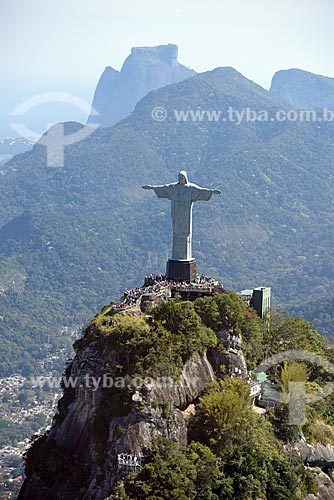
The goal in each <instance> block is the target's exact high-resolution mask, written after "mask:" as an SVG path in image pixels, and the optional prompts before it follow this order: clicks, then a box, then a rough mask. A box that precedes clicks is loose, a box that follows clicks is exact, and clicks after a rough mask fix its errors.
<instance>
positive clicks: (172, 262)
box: [166, 259, 196, 281]
mask: <svg viewBox="0 0 334 500" xmlns="http://www.w3.org/2000/svg"><path fill="white" fill-rule="evenodd" d="M166 274H167V277H168V279H169V280H176V281H193V280H194V279H195V278H196V260H195V259H190V260H178V259H169V260H168V261H167V271H166Z"/></svg>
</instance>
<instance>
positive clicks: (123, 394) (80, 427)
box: [19, 296, 247, 500]
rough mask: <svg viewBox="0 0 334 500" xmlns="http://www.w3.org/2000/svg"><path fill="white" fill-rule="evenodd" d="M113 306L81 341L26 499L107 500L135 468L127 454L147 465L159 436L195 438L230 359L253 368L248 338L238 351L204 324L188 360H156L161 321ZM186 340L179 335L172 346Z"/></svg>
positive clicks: (30, 470)
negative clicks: (153, 333) (202, 410)
mask: <svg viewBox="0 0 334 500" xmlns="http://www.w3.org/2000/svg"><path fill="white" fill-rule="evenodd" d="M157 304H161V296H159V297H157ZM143 306H144V308H146V305H145V304H144V303H143ZM185 309H187V306H185ZM111 311H112V306H109V307H106V308H104V309H103V310H102V312H101V313H100V314H98V315H96V316H95V318H94V319H93V320H92V321H91V322H90V324H89V325H88V327H87V328H86V329H85V333H84V336H83V338H82V339H80V340H79V341H77V342H76V344H75V349H76V356H75V358H74V359H73V361H71V362H70V364H68V366H67V369H66V373H65V377H64V381H65V383H64V385H63V388H64V394H63V397H62V399H61V400H60V402H59V405H58V413H57V414H56V416H55V418H54V422H53V425H52V427H51V429H50V430H49V431H48V432H47V433H46V434H45V435H44V436H42V437H40V438H38V439H37V440H36V441H35V442H34V444H33V445H32V447H31V448H30V450H29V451H28V453H27V460H26V480H25V482H24V484H23V487H22V489H21V492H20V495H19V500H45V498H49V500H67V499H68V500H88V499H94V500H104V499H105V498H106V497H107V496H108V495H109V494H110V492H111V490H112V487H113V486H114V484H115V483H116V482H117V481H118V480H120V479H121V478H122V477H124V473H125V472H126V471H127V472H129V467H130V466H127V467H124V465H122V460H123V459H124V457H125V456H126V457H131V459H132V460H135V461H136V463H137V464H138V467H140V465H141V464H142V463H143V462H145V460H146V459H147V458H148V457H149V456H150V453H151V449H152V443H153V441H154V439H156V438H157V437H159V436H162V437H165V438H168V439H171V440H172V441H173V442H174V443H175V444H176V446H177V447H179V448H182V447H184V446H185V445H186V444H187V421H188V417H189V415H190V414H191V413H192V409H193V406H194V405H193V404H194V402H195V401H197V400H198V398H199V397H200V395H201V394H202V393H203V391H204V389H205V387H206V385H207V384H208V383H210V382H212V381H213V380H214V379H215V370H219V369H220V368H221V365H222V364H224V365H225V366H226V368H228V369H229V370H231V371H232V372H233V370H234V369H235V368H237V369H238V370H239V372H240V373H244V375H246V374H247V369H246V364H245V360H244V356H243V352H242V350H241V342H238V346H237V347H238V348H237V349H235V348H231V347H230V346H224V345H223V344H221V345H220V347H219V348H218V347H217V346H215V344H216V340H215V338H214V337H215V336H212V335H211V338H209V337H208V335H209V336H210V332H209V331H208V330H207V329H205V327H204V330H203V331H202V332H201V331H200V330H198V329H197V330H196V332H195V331H194V332H193V333H194V334H195V335H196V336H198V337H199V338H195V336H194V337H193V342H194V344H193V348H192V349H191V350H188V352H186V351H184V349H183V353H182V354H181V358H182V359H179V356H178V355H176V357H175V356H174V354H175V353H174V354H173V355H171V357H170V358H169V359H168V355H167V354H166V353H162V356H161V358H159V355H158V353H155V351H154V353H153V355H154V357H153V358H152V353H151V350H152V349H154V348H155V346H154V345H153V344H156V340H155V339H152V338H151V339H150V333H149V332H150V323H151V322H152V321H153V323H154V319H152V317H151V316H148V315H145V314H143V313H141V312H140V309H139V308H137V307H133V308H130V310H129V311H128V312H124V313H120V314H116V315H113V314H112V313H111ZM188 313H189V311H188ZM198 327H199V324H198V325H197V327H196V328H198ZM200 328H202V327H200ZM125 331H127V333H124V332H125ZM130 331H131V332H132V333H129V332H130ZM211 333H212V332H211ZM190 335H191V334H190ZM201 335H202V336H203V338H202V340H200V337H201ZM142 336H145V337H146V336H147V338H142ZM134 337H136V338H134ZM180 346H181V344H180V345H178V344H177V341H175V343H174V341H173V345H169V347H168V350H169V352H170V351H171V349H172V348H174V350H175V352H177V351H178V349H179V347H180ZM157 350H159V346H158V348H157ZM207 353H208V356H207ZM208 358H209V359H210V360H211V362H210V361H209V360H208ZM68 381H71V382H70V384H69V383H68ZM111 384H112V385H111ZM66 385H73V386H74V387H65V386H66ZM122 457H123V458H122ZM134 457H135V458H134ZM132 465H133V464H132ZM133 470H134V469H133Z"/></svg>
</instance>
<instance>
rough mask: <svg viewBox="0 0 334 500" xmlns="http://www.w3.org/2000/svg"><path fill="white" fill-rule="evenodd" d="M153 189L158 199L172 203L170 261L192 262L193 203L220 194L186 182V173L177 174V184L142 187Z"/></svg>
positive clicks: (207, 199) (214, 190) (215, 190)
mask: <svg viewBox="0 0 334 500" xmlns="http://www.w3.org/2000/svg"><path fill="white" fill-rule="evenodd" d="M143 189H153V191H154V192H155V194H156V195H157V196H158V198H167V199H168V200H171V202H172V214H171V215H172V222H173V252H172V260H186V261H190V260H192V253H191V237H192V204H193V202H194V201H199V200H203V201H209V200H210V198H211V196H212V195H213V194H220V193H221V191H219V190H218V189H207V188H202V187H199V186H197V185H196V184H193V183H191V182H189V181H188V175H187V172H185V171H184V170H182V171H181V172H180V173H179V180H178V182H173V183H171V184H164V185H162V186H143Z"/></svg>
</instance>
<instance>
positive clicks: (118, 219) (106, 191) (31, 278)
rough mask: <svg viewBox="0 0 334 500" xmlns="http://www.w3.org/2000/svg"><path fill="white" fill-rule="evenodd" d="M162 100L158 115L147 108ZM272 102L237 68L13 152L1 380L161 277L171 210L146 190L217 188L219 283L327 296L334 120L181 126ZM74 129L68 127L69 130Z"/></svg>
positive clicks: (209, 239) (210, 221)
mask: <svg viewBox="0 0 334 500" xmlns="http://www.w3.org/2000/svg"><path fill="white" fill-rule="evenodd" d="M157 106H160V107H164V108H165V109H166V111H167V113H168V117H167V119H166V120H164V121H155V120H153V119H152V116H151V113H152V110H153V109H154V108H155V107H157ZM228 106H233V108H234V109H237V110H242V109H245V108H246V107H250V108H252V109H254V110H258V111H260V110H264V109H265V110H268V112H269V113H274V112H275V110H278V109H280V106H281V105H280V103H278V102H276V101H275V99H274V97H273V96H272V95H271V94H270V93H269V92H267V91H265V90H264V89H262V88H261V87H259V86H258V85H256V84H254V83H253V82H251V81H249V80H247V79H246V78H244V77H243V76H242V75H241V74H240V73H238V72H237V71H235V70H233V69H232V68H218V69H216V70H214V71H211V72H208V73H203V74H199V75H196V76H194V77H192V78H189V79H187V80H185V81H183V82H181V83H177V84H173V85H169V86H167V87H164V88H161V89H159V90H156V91H153V92H151V93H150V94H149V95H148V96H147V97H145V98H144V99H143V100H142V101H140V102H139V103H138V104H137V106H136V109H135V111H134V113H133V114H132V115H131V116H130V117H129V118H127V119H126V120H124V121H122V122H120V123H119V124H117V125H115V126H114V127H111V128H106V129H98V130H97V131H96V132H94V133H93V134H91V135H90V136H89V137H88V138H87V139H85V140H83V141H82V142H80V143H77V144H74V145H72V146H68V147H66V148H65V166H64V167H59V168H56V167H48V166H47V165H46V149H45V147H44V146H41V145H36V146H35V147H34V149H33V151H31V152H27V153H24V154H21V155H17V156H15V157H14V158H13V159H12V160H11V161H10V162H9V163H8V164H6V165H5V166H4V167H3V171H2V175H1V177H0V201H1V203H0V251H1V263H2V265H1V270H0V286H1V288H2V294H1V297H0V300H1V318H0V319H1V321H0V329H1V336H2V339H3V340H2V343H1V347H0V348H1V360H2V361H1V366H0V374H1V375H3V374H9V373H13V372H15V371H23V372H25V373H28V372H29V371H30V370H33V369H34V362H33V360H34V359H35V358H36V357H38V356H42V353H41V350H40V345H41V344H42V343H43V342H44V341H45V339H46V338H47V335H48V334H51V337H52V341H53V342H54V343H55V344H57V342H58V335H59V333H58V332H59V331H60V329H61V327H62V326H63V325H68V326H71V325H80V324H82V323H84V322H85V321H86V320H87V319H88V318H89V316H90V315H91V314H92V312H93V311H94V310H96V309H97V308H99V307H100V306H102V305H103V304H105V303H107V302H109V301H110V299H113V300H117V299H118V298H119V296H120V295H121V294H122V292H123V289H124V287H130V286H133V285H137V284H140V283H141V282H142V279H143V276H144V275H145V274H147V273H150V272H161V271H164V268H165V261H166V258H167V254H168V252H170V242H171V224H170V206H169V202H168V201H167V200H158V199H157V198H156V197H154V196H153V195H152V193H148V192H145V191H143V190H142V189H141V185H143V184H146V183H150V184H159V183H164V182H173V181H176V179H177V173H178V171H179V170H180V169H185V170H187V171H188V174H189V179H190V181H192V182H196V183H198V184H200V185H203V186H206V187H215V188H219V189H221V190H222V195H221V196H220V197H219V199H218V198H216V199H214V200H212V201H211V202H210V203H207V204H205V203H203V204H197V206H195V208H194V235H193V249H194V256H195V257H196V259H197V261H198V269H199V271H200V272H202V271H205V272H206V274H209V275H211V276H214V277H215V278H217V279H219V280H220V281H221V282H222V283H223V285H224V287H225V288H227V289H228V288H233V289H236V290H238V289H242V288H248V287H252V286H253V285H254V286H257V285H262V284H265V285H268V286H271V287H272V289H273V294H274V302H275V305H276V306H277V305H296V304H298V303H299V304H300V303H304V301H305V300H307V299H309V298H310V297H311V296H315V295H321V296H325V295H327V294H329V293H330V292H331V288H332V278H333V269H334V252H333V229H334V212H333V203H334V189H333V188H334V175H333V153H334V138H333V137H334V136H333V132H334V124H333V123H319V122H315V123H313V122H310V123H301V122H289V121H285V122H277V121H270V120H269V121H268V122H264V121H249V122H246V121H245V120H244V121H242V122H241V123H240V124H239V125H238V124H237V123H236V122H232V121H228V120H226V121H223V120H219V121H218V122H215V121H210V120H207V119H203V120H201V121H191V120H188V121H186V122H183V121H179V122H178V121H177V120H176V118H175V115H174V111H173V110H187V109H188V108H191V109H195V110H196V109H199V108H201V109H204V110H213V109H223V110H226V109H227V108H228ZM78 127H80V125H78V124H75V123H69V124H66V130H67V133H70V132H71V131H73V130H76V129H77V128H78Z"/></svg>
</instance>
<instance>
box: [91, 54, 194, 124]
mask: <svg viewBox="0 0 334 500" xmlns="http://www.w3.org/2000/svg"><path fill="white" fill-rule="evenodd" d="M177 55H178V47H177V45H173V44H168V45H158V46H157V47H133V48H132V49H131V54H130V55H129V56H128V58H127V59H126V60H125V62H124V64H123V66H122V69H121V71H120V72H118V71H116V70H115V69H113V68H111V67H110V66H108V67H107V68H106V69H105V70H104V72H103V73H102V76H101V78H100V80H99V82H98V84H97V87H96V90H95V94H94V99H93V105H92V106H93V109H94V110H95V111H97V113H98V115H95V114H92V115H91V116H90V118H89V120H88V121H89V122H90V123H99V124H100V125H101V126H102V127H109V126H111V125H114V124H115V123H116V122H118V121H119V120H121V119H122V118H125V117H126V116H128V115H129V114H130V113H131V112H132V111H133V110H134V108H135V105H136V104H137V102H138V101H140V99H142V98H143V97H144V96H145V95H146V94H148V93H149V92H150V91H151V90H155V89H158V88H160V87H164V86H166V85H169V84H171V83H176V82H180V81H182V80H185V79H186V78H189V77H190V76H194V75H195V74H196V73H195V71H193V70H191V69H189V68H187V67H186V66H183V65H182V64H180V63H179V62H178V60H177Z"/></svg>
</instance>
